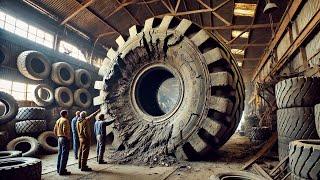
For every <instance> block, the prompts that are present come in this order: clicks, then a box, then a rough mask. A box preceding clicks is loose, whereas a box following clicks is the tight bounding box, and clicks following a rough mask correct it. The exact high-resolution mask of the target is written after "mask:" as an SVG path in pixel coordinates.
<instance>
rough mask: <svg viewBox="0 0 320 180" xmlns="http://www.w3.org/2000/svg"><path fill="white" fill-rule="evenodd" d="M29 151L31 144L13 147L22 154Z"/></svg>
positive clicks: (21, 143) (20, 144)
mask: <svg viewBox="0 0 320 180" xmlns="http://www.w3.org/2000/svg"><path fill="white" fill-rule="evenodd" d="M30 149H31V144H30V143H27V142H20V143H18V144H17V145H16V146H15V150H18V151H22V152H23V153H25V152H28V151H29V150H30Z"/></svg>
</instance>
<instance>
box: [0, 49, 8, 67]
mask: <svg viewBox="0 0 320 180" xmlns="http://www.w3.org/2000/svg"><path fill="white" fill-rule="evenodd" d="M8 60H9V50H8V48H7V47H6V46H4V45H1V44H0V66H1V65H3V64H6V63H7V62H8Z"/></svg>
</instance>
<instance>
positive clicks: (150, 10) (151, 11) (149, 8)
mask: <svg viewBox="0 0 320 180" xmlns="http://www.w3.org/2000/svg"><path fill="white" fill-rule="evenodd" d="M143 2H145V5H146V6H147V8H148V10H149V12H150V13H151V14H152V16H155V13H154V12H153V10H152V9H151V7H150V6H149V4H148V3H147V2H146V1H145V0H143Z"/></svg>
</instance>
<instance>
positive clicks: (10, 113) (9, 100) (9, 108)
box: [0, 92, 19, 125]
mask: <svg viewBox="0 0 320 180" xmlns="http://www.w3.org/2000/svg"><path fill="white" fill-rule="evenodd" d="M0 102H1V103H2V104H4V106H5V113H4V114H3V115H0V125H3V124H6V123H8V122H9V121H11V120H12V119H14V117H15V116H16V115H17V113H18V108H19V107H18V103H17V101H16V100H15V99H14V97H13V96H11V95H10V94H8V93H5V92H0Z"/></svg>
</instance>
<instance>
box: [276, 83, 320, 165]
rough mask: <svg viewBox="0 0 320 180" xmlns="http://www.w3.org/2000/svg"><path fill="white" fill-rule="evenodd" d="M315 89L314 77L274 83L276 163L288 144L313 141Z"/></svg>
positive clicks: (317, 96) (284, 153) (287, 151)
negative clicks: (307, 140)
mask: <svg viewBox="0 0 320 180" xmlns="http://www.w3.org/2000/svg"><path fill="white" fill-rule="evenodd" d="M319 89H320V79H319V78H316V77H314V78H312V77H294V78H290V79H286V80H283V81H281V82H279V83H277V84H276V88H275V90H276V101H277V106H278V108H279V109H278V111H277V129H278V151H279V159H280V160H282V159H283V158H285V157H286V156H287V155H288V154H289V143H290V142H291V141H294V140H301V139H316V138H317V133H316V127H315V116H314V106H315V105H316V104H317V103H319V102H320V95H319ZM302 142H303V141H302ZM300 150H301V149H299V151H300ZM290 151H291V150H290ZM301 168H302V167H301Z"/></svg>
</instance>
